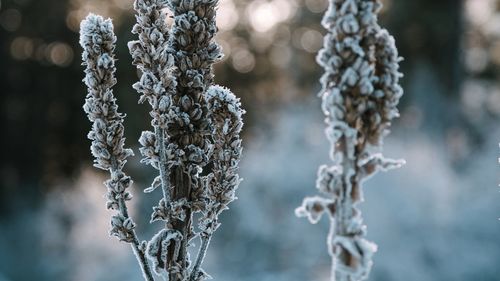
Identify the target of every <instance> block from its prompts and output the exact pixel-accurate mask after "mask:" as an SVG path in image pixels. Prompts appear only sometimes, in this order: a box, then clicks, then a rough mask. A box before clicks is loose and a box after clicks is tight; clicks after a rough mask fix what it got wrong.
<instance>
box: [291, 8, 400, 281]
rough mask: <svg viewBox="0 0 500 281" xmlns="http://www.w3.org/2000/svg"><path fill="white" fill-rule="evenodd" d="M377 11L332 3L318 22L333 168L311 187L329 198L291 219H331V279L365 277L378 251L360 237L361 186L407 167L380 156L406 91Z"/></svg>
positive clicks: (311, 202)
mask: <svg viewBox="0 0 500 281" xmlns="http://www.w3.org/2000/svg"><path fill="white" fill-rule="evenodd" d="M380 7H381V5H380V3H379V2H378V1H377V0H367V1H365V0H330V5H329V8H328V10H327V12H326V13H325V16H324V18H323V21H322V24H323V26H324V27H325V28H326V29H327V30H328V34H327V35H326V37H325V43H324V48H323V49H322V50H321V51H320V52H319V54H318V57H317V60H318V63H319V64H320V65H321V66H322V67H323V68H324V70H325V74H324V75H323V76H322V78H321V83H322V86H323V87H322V91H321V92H320V96H321V98H322V110H323V112H324V114H325V115H326V124H327V128H326V136H327V138H328V140H329V141H330V144H331V152H330V157H331V160H332V161H333V164H332V165H331V166H321V167H320V168H319V171H318V180H317V183H316V187H317V188H318V190H319V191H320V192H321V193H322V194H323V195H324V196H325V197H326V198H323V197H309V198H305V199H304V202H303V204H302V206H301V207H299V208H298V209H297V210H296V214H297V216H299V217H307V218H308V219H309V220H310V221H311V222H312V223H316V222H318V220H319V219H320V217H321V215H322V214H323V213H325V212H326V213H328V214H329V217H330V221H331V228H330V234H329V236H328V249H329V253H330V255H331V257H332V259H333V263H332V278H331V280H337V281H348V280H349V281H354V280H364V279H366V278H367V277H368V274H369V272H370V268H371V266H372V256H373V254H374V252H375V251H376V249H377V247H376V245H375V244H373V243H372V242H369V241H367V240H366V239H365V238H364V236H365V235H366V227H365V226H364V225H363V221H362V218H361V212H360V211H359V209H358V208H357V207H356V205H357V204H358V203H359V202H361V201H362V200H363V196H362V186H361V185H362V182H363V181H364V180H365V179H367V178H368V177H369V176H371V175H373V174H374V173H375V172H377V171H379V170H382V171H386V170H388V169H393V168H398V167H400V166H401V165H402V164H403V163H404V161H401V160H390V159H385V158H384V157H383V156H382V154H381V153H380V151H381V150H382V140H383V137H384V136H385V135H386V134H387V133H388V127H389V126H390V123H391V120H392V119H393V118H395V117H398V115H399V114H398V110H397V108H396V106H397V104H398V102H399V99H400V97H401V95H402V93H403V91H402V89H401V87H400V86H399V83H398V80H399V78H400V77H401V74H400V73H399V71H398V69H399V61H400V58H399V57H398V54H397V49H396V47H395V44H394V38H393V37H392V36H390V35H389V33H388V32H387V31H386V30H385V29H383V28H381V27H380V26H379V25H378V23H377V16H376V14H377V12H378V11H379V9H380Z"/></svg>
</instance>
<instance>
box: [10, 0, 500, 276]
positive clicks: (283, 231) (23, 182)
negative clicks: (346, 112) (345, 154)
mask: <svg viewBox="0 0 500 281" xmlns="http://www.w3.org/2000/svg"><path fill="white" fill-rule="evenodd" d="M383 2H384V4H385V8H384V9H383V10H382V13H381V15H380V19H381V24H383V25H384V26H386V27H387V28H388V29H389V31H390V32H391V33H392V34H393V35H394V36H395V37H396V41H397V46H398V48H399V50H400V53H401V55H402V56H403V57H405V60H404V61H403V62H402V65H401V66H402V71H403V72H404V74H405V77H404V78H403V79H402V83H403V87H404V89H405V95H404V97H403V99H402V104H401V106H400V108H401V118H400V119H398V120H397V121H396V122H395V123H394V125H393V128H392V131H393V132H392V134H391V135H390V136H389V137H388V138H387V139H386V142H385V154H386V155H387V156H389V157H394V158H405V159H406V161H407V165H406V166H404V167H403V168H402V169H399V170H396V171H391V172H389V173H383V174H378V175H376V176H375V177H373V178H372V179H370V180H369V181H368V182H366V184H365V187H366V188H365V199H366V202H364V203H363V204H362V205H361V209H362V211H363V215H364V217H365V222H366V224H367V225H368V238H369V239H370V240H373V241H375V242H376V243H377V244H378V245H379V250H378V253H377V254H376V255H375V257H374V261H375V265H374V267H373V271H372V274H371V276H370V278H369V280H371V281H400V280H405V281H449V280H453V281H498V280H500V221H498V218H499V217H500V194H499V189H498V183H500V177H499V168H500V167H499V165H498V160H497V158H498V156H499V155H500V151H499V149H498V142H499V141H500V122H498V120H499V115H500V83H499V82H498V77H499V75H500V1H497V0H463V1H460V0H440V1H436V0H418V1H410V0H405V1H403V0H385V1H383ZM326 4H327V0H254V1H249V0H220V8H219V10H218V26H219V28H220V32H219V35H218V37H217V40H218V42H219V43H220V44H221V45H222V47H223V49H224V53H225V55H226V56H225V59H224V61H223V62H222V63H220V64H218V65H217V67H216V68H215V72H216V81H217V83H220V84H222V85H225V86H228V87H230V88H231V89H232V90H233V92H235V93H236V94H237V95H238V96H239V97H241V99H242V101H243V104H244V107H245V108H246V109H247V111H248V114H247V115H246V116H245V121H246V126H245V131H244V136H243V138H244V146H245V150H244V157H243V160H242V163H241V174H242V177H244V179H245V180H244V182H243V183H242V184H241V187H240V189H239V191H238V197H239V198H240V199H239V200H238V201H235V202H234V203H232V205H231V210H229V211H227V212H226V213H224V214H223V216H222V221H223V224H222V227H221V228H220V229H219V231H218V233H217V234H216V235H215V238H214V240H213V242H212V244H211V248H210V250H209V253H208V256H207V259H206V262H205V268H206V270H207V271H208V272H209V273H210V274H211V275H212V276H213V277H214V279H215V280H219V281H327V280H328V275H329V266H330V259H329V256H328V254H327V250H326V235H327V232H328V222H327V221H326V220H324V221H321V222H320V223H319V224H318V225H310V224H309V223H308V222H307V220H305V219H297V218H295V216H294V213H293V211H294V209H295V207H297V206H298V205H300V203H301V201H302V198H303V197H304V196H306V195H314V194H315V193H316V190H315V188H314V182H315V177H316V171H317V167H318V166H319V165H321V164H324V163H327V162H328V155H327V152H328V144H327V141H326V139H325V137H324V135H323V128H324V125H323V116H322V113H321V112H320V110H319V108H320V105H319V99H318V98H317V97H316V93H317V92H318V90H319V82H318V78H319V77H320V75H321V69H320V67H319V66H318V65H317V64H316V63H315V60H314V57H315V53H316V52H317V51H318V49H319V48H320V47H321V45H322V34H324V31H323V29H322V28H321V26H320V24H319V22H320V20H321V15H322V13H323V12H324V10H325V8H326ZM131 7H132V0H106V1H104V0H0V148H1V152H0V155H1V156H0V157H1V158H0V160H1V161H0V281H32V280H38V281H52V280H57V281H59V280H61V281H115V280H116V281H118V280H120V281H132V280H134V281H139V280H141V276H140V272H139V267H138V266H137V265H136V264H135V259H134V257H133V255H132V252H131V250H130V248H129V247H128V246H127V245H125V244H122V243H119V242H118V241H117V240H116V239H114V238H113V239H112V238H109V237H108V235H107V232H108V229H109V217H110V213H109V212H108V211H106V209H105V199H104V198H103V194H104V192H105V188H104V186H103V185H102V181H103V180H104V177H105V175H104V174H102V173H99V172H98V171H96V170H95V169H93V168H92V167H91V161H92V160H91V157H90V153H89V151H88V147H89V141H88V140H87V139H86V133H87V131H88V129H89V123H88V121H87V120H86V118H85V115H84V113H83V111H82V109H81V106H82V104H83V100H84V97H85V88H84V86H83V84H82V83H81V79H82V78H83V72H82V67H81V66H80V52H81V50H80V48H79V46H78V34H77V31H78V28H79V22H80V20H81V19H82V18H83V17H85V15H86V14H87V13H88V12H95V13H99V14H102V15H105V16H110V17H112V18H113V20H114V23H115V28H116V32H117V35H118V38H119V41H118V47H117V58H118V62H117V65H118V72H117V76H118V80H119V84H118V85H117V86H116V87H115V94H116V95H117V98H118V103H119V105H120V109H121V111H122V112H126V113H127V114H128V116H127V119H126V122H125V125H126V134H127V137H128V139H127V145H128V146H131V147H132V148H134V149H135V150H136V151H137V146H138V143H137V139H138V138H139V136H140V132H141V131H142V130H143V129H145V128H147V127H148V126H149V122H150V120H149V117H148V115H147V110H148V109H147V106H144V105H138V104H137V99H138V95H137V94H136V93H135V92H134V90H133V89H132V88H131V85H132V84H133V83H134V82H135V81H136V80H137V76H136V72H135V67H133V66H132V65H131V58H130V56H129V54H128V50H127V46H126V42H127V41H129V40H132V39H133V37H132V34H131V33H130V30H131V28H132V25H133V23H134V18H133V14H132V11H131ZM133 160H138V159H133ZM126 169H127V172H129V173H130V174H131V175H132V176H133V178H134V180H135V185H134V190H133V194H134V195H135V197H134V200H133V201H132V202H133V203H132V204H133V206H132V213H133V216H134V218H135V220H136V221H138V223H139V235H140V237H141V238H142V239H146V238H149V237H151V235H152V234H153V233H154V232H155V230H157V229H158V227H159V225H158V224H153V225H149V224H148V218H149V215H150V211H151V206H152V205H153V204H154V202H156V201H157V200H158V197H157V196H159V194H156V195H147V194H143V193H142V191H141V190H142V189H143V188H144V187H146V186H148V184H149V182H150V180H151V179H152V177H153V171H152V170H151V169H150V168H148V167H145V166H144V165H141V164H139V163H138V161H129V164H127V166H126Z"/></svg>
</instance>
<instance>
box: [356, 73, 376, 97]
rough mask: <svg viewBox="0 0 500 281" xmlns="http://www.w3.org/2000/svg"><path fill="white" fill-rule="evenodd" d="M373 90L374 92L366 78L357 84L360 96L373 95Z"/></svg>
mask: <svg viewBox="0 0 500 281" xmlns="http://www.w3.org/2000/svg"><path fill="white" fill-rule="evenodd" d="M373 90H374V88H373V85H372V83H371V82H370V79H368V78H367V77H365V78H362V79H361V81H360V82H359V92H360V94H362V95H370V94H371V93H373Z"/></svg>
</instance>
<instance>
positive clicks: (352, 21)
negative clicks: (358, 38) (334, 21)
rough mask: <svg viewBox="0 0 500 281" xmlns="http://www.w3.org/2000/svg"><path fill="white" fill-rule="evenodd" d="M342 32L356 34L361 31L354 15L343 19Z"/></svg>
mask: <svg viewBox="0 0 500 281" xmlns="http://www.w3.org/2000/svg"><path fill="white" fill-rule="evenodd" d="M341 27H342V31H344V32H345V33H346V34H354V33H357V32H358V31H359V23H358V21H357V20H356V18H355V17H354V15H352V14H349V15H347V16H345V17H344V18H342V19H341Z"/></svg>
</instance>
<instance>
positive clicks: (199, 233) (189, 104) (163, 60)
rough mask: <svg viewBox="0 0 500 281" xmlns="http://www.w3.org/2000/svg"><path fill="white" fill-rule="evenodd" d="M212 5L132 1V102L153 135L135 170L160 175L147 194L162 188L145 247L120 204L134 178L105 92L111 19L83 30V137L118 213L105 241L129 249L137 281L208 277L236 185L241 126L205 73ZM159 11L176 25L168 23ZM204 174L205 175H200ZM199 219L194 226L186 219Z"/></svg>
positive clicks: (214, 48) (110, 77) (211, 51)
mask: <svg viewBox="0 0 500 281" xmlns="http://www.w3.org/2000/svg"><path fill="white" fill-rule="evenodd" d="M216 5H217V1H216V0H200V1H194V0H170V1H167V0H136V1H135V3H134V9H135V11H136V13H137V14H136V19H137V23H136V24H135V25H134V28H133V30H132V33H134V34H136V35H137V36H138V40H136V41H131V42H129V44H128V47H129V49H130V53H131V55H132V58H133V63H134V65H136V66H137V68H138V70H139V71H140V73H141V77H140V80H139V81H138V82H137V83H135V84H134V85H133V87H134V89H135V90H136V91H137V92H138V93H139V94H140V97H139V102H140V103H144V102H147V103H148V104H149V105H150V107H151V111H150V117H151V126H152V130H151V131H144V132H143V133H142V135H141V137H140V139H139V143H140V145H141V148H140V153H141V154H142V156H143V157H144V158H143V159H142V161H141V162H143V163H145V164H147V165H150V166H152V167H153V169H155V170H156V171H157V173H158V176H157V177H156V178H155V179H154V180H153V181H152V184H151V186H150V187H148V188H146V189H145V190H144V191H145V192H146V193H151V192H155V191H156V190H157V189H160V190H161V195H162V196H161V200H160V201H159V202H158V204H157V205H156V206H154V207H153V212H152V214H151V223H153V222H157V221H159V222H161V229H160V230H159V231H158V232H157V234H155V235H154V236H153V237H152V239H151V240H150V241H139V239H138V238H137V235H136V233H135V223H134V222H133V221H132V219H131V218H130V217H129V214H128V210H127V206H126V202H127V201H128V200H130V199H131V198H132V196H131V195H130V193H129V192H128V191H127V188H128V187H129V186H130V185H131V184H132V180H131V179H130V177H128V176H127V175H126V174H125V173H124V172H123V168H124V165H125V163H126V162H127V160H126V159H127V157H129V156H131V155H133V153H132V151H131V150H130V149H125V148H124V143H125V138H124V137H123V135H124V133H123V132H124V127H123V118H124V115H123V114H120V113H118V111H117V109H118V107H117V105H116V99H115V97H114V96H113V91H112V89H111V88H112V87H113V86H114V85H115V84H116V79H115V77H114V72H115V65H114V62H115V59H114V54H113V51H114V48H115V43H116V37H115V35H114V33H113V25H112V23H111V20H109V19H107V20H104V19H103V18H102V17H100V16H96V15H93V14H91V15H89V16H88V17H87V18H86V19H85V20H84V21H83V22H82V24H81V31H80V44H81V46H82V47H83V49H84V51H83V55H82V59H83V65H84V66H86V69H85V74H86V76H85V79H84V82H85V84H86V85H87V87H88V94H87V98H86V102H85V105H84V110H85V112H86V113H87V115H88V118H89V120H90V121H91V122H93V127H92V130H91V131H90V133H89V135H88V136H89V138H90V139H91V140H92V146H91V151H92V154H93V155H94V157H95V166H96V167H98V168H100V169H103V170H107V171H109V173H110V175H111V178H110V179H109V180H107V181H106V182H105V185H106V187H107V188H108V193H107V196H106V197H107V199H108V203H107V207H108V209H112V210H115V211H116V214H115V215H114V216H113V217H112V219H111V234H112V235H114V236H116V237H117V238H119V239H120V240H121V241H124V242H127V243H130V244H131V246H132V249H133V251H134V253H135V255H136V257H137V260H138V262H139V265H140V267H141V270H142V273H143V276H144V279H145V280H148V281H149V280H155V279H154V278H155V276H154V274H153V272H154V273H155V274H156V275H158V276H161V277H162V278H163V279H164V280H169V281H200V280H204V279H207V278H209V276H208V274H207V273H205V271H203V269H202V268H201V265H202V262H203V259H204V257H205V254H206V251H207V248H208V246H209V243H210V239H211V238H212V235H213V234H214V232H215V231H216V230H217V228H218V227H219V225H220V223H219V221H218V216H219V214H220V213H221V212H222V211H224V210H226V209H228V204H229V203H230V202H232V201H233V200H234V199H235V198H236V197H235V191H236V189H237V187H238V185H239V183H240V181H241V180H240V178H239V176H238V164H239V159H240V155H241V150H242V147H241V139H240V132H241V129H242V126H243V122H242V115H243V114H244V110H242V109H241V104H240V101H239V99H238V98H237V97H236V96H235V95H234V94H233V93H231V91H229V90H228V89H226V88H224V87H221V86H217V85H213V73H212V65H213V64H214V63H215V62H217V61H218V60H220V59H221V58H222V54H221V51H220V48H219V46H218V45H217V44H216V43H215V42H214V40H213V38H214V36H215V33H216V31H217V27H216V25H215V9H216ZM166 9H168V10H170V11H171V12H172V14H173V17H174V23H173V24H172V26H168V25H167V24H166V17H167V15H166ZM202 172H203V173H202ZM195 213H199V216H197V217H198V222H197V224H195V222H194V221H193V220H194V217H193V215H194V214H195ZM193 239H199V241H200V243H199V247H198V254H197V255H196V258H195V260H194V261H191V260H190V257H189V254H188V247H189V246H192V245H193Z"/></svg>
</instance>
